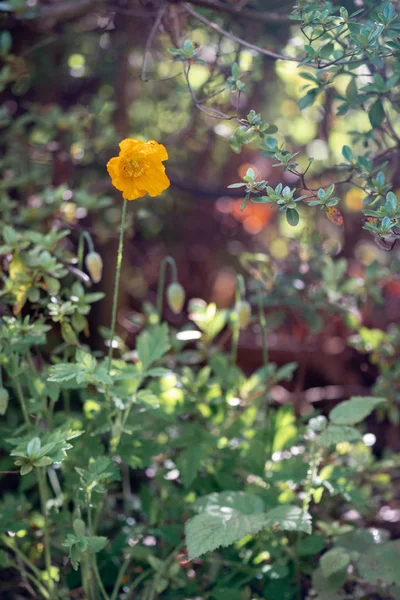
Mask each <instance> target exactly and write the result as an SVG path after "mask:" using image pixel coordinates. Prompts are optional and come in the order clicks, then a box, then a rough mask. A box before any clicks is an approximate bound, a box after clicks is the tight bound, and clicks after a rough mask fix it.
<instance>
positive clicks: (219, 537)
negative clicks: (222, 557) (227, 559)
mask: <svg viewBox="0 0 400 600" xmlns="http://www.w3.org/2000/svg"><path fill="white" fill-rule="evenodd" d="M264 525H265V515H264V514H262V513H260V514H253V515H244V514H242V513H240V512H238V511H236V510H233V509H231V508H228V507H226V508H224V507H222V508H216V510H215V512H214V513H213V514H212V513H209V512H202V513H201V514H199V515H196V516H195V517H193V518H192V519H189V521H187V522H186V524H185V534H186V545H187V549H188V556H189V559H190V560H193V559H194V558H197V557H198V556H201V555H202V554H205V553H206V552H211V551H212V550H215V549H216V548H219V546H230V545H231V544H233V543H234V542H238V541H240V540H241V539H243V538H244V537H245V536H247V535H252V534H255V533H258V532H259V531H260V530H261V529H262V528H263V527H264Z"/></svg>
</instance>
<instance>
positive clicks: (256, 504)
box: [194, 492, 265, 515]
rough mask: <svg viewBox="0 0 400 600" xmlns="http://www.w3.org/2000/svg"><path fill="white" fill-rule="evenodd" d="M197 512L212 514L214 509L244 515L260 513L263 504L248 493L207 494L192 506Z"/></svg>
mask: <svg viewBox="0 0 400 600" xmlns="http://www.w3.org/2000/svg"><path fill="white" fill-rule="evenodd" d="M194 508H195V509H196V510H197V511H199V512H203V511H209V512H213V511H214V510H215V509H222V510H223V509H224V508H231V509H234V510H236V511H238V512H241V513H242V514H244V515H252V514H255V513H261V512H263V510H264V508H265V507H264V502H263V501H262V500H261V498H260V497H259V496H256V494H250V493H248V492H221V493H219V494H218V493H214V494H209V495H208V496H204V497H203V498H199V500H197V501H196V502H195V504H194Z"/></svg>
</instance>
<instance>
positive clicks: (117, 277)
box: [107, 198, 128, 373]
mask: <svg viewBox="0 0 400 600" xmlns="http://www.w3.org/2000/svg"><path fill="white" fill-rule="evenodd" d="M127 202H128V201H127V199H126V198H124V201H123V204H122V216H121V225H120V230H119V244H118V255H117V269H116V273H115V283H114V297H113V306H112V316H111V337H110V348H109V350H108V369H107V371H108V373H109V372H110V369H111V360H112V353H113V343H114V337H115V325H116V321H117V305H118V293H119V280H120V277H121V264H122V254H123V250H124V232H125V220H126V205H127Z"/></svg>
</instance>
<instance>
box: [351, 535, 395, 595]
mask: <svg viewBox="0 0 400 600" xmlns="http://www.w3.org/2000/svg"><path fill="white" fill-rule="evenodd" d="M399 564H400V540H394V541H391V542H386V544H379V545H377V546H373V547H372V548H369V549H368V550H367V551H366V552H363V553H362V554H361V555H360V558H359V560H358V561H357V569H358V572H359V573H360V576H361V577H362V578H363V579H365V580H366V581H368V583H371V584H373V585H376V584H377V583H378V582H379V581H383V582H384V583H386V584H389V585H392V584H396V585H400V569H399Z"/></svg>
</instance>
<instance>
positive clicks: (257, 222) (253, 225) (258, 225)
mask: <svg viewBox="0 0 400 600" xmlns="http://www.w3.org/2000/svg"><path fill="white" fill-rule="evenodd" d="M243 227H244V228H245V230H246V231H247V233H250V234H251V235H256V234H257V233H260V231H261V230H262V228H263V222H262V221H261V219H260V218H259V217H257V216H255V215H254V216H251V217H246V219H245V220H244V222H243Z"/></svg>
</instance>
